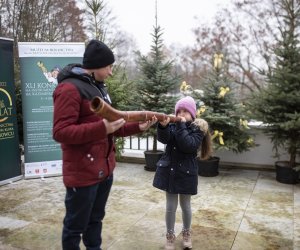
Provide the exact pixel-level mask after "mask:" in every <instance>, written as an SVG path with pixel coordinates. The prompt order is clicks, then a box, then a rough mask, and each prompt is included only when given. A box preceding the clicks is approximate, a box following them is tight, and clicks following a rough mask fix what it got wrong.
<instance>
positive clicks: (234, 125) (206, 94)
mask: <svg viewBox="0 0 300 250" xmlns="http://www.w3.org/2000/svg"><path fill="white" fill-rule="evenodd" d="M223 59H224V56H223V54H221V53H216V54H215V55H214V60H213V67H212V69H211V71H210V72H209V73H208V74H207V76H206V78H205V81H204V87H203V91H201V90H195V89H193V88H192V87H191V86H190V85H189V84H187V83H186V82H183V83H182V85H181V87H180V90H181V92H182V93H184V94H190V95H192V96H193V97H194V99H195V100H196V101H197V107H198V111H197V117H201V118H203V119H205V120H206V121H207V122H208V124H209V126H210V129H211V134H212V139H213V142H214V148H215V149H225V150H230V151H233V152H236V153H241V152H243V151H247V150H249V149H250V148H251V147H253V146H254V145H255V144H254V141H253V139H252V136H251V135H250V133H249V127H248V122H247V119H246V116H245V113H244V112H243V108H244V107H243V105H242V104H241V103H239V102H238V101H237V98H236V97H235V94H234V91H233V87H232V84H231V81H230V78H229V77H228V75H227V74H226V70H225V66H226V65H225V63H224V60H223Z"/></svg>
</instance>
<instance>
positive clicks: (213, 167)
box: [198, 156, 220, 177]
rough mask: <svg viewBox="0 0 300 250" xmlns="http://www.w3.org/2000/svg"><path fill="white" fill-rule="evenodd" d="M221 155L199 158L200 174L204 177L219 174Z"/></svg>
mask: <svg viewBox="0 0 300 250" xmlns="http://www.w3.org/2000/svg"><path fill="white" fill-rule="evenodd" d="M219 161H220V158H219V157H216V156H214V157H211V158H210V159H208V160H198V174H199V175H200V176H204V177H214V176H217V175H218V174H219Z"/></svg>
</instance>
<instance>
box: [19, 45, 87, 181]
mask: <svg viewBox="0 0 300 250" xmlns="http://www.w3.org/2000/svg"><path fill="white" fill-rule="evenodd" d="M18 48H19V57H20V69H21V86H22V108H23V130H24V159H25V164H24V167H25V169H24V171H25V178H32V177H40V176H41V177H46V176H53V175H59V174H61V173H62V162H61V149H60V144H58V143H56V142H55V141H54V140H53V138H52V126H53V100H52V93H53V91H54V89H55V87H56V86H57V74H58V73H59V71H60V70H61V69H62V68H63V67H64V66H66V65H67V64H70V63H81V62H82V57H83V53H84V49H85V45H84V43H29V42H28V43H25V42H20V43H18Z"/></svg>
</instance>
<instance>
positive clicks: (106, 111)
mask: <svg viewBox="0 0 300 250" xmlns="http://www.w3.org/2000/svg"><path fill="white" fill-rule="evenodd" d="M90 108H91V110H92V111H93V112H95V113H96V114H98V115H101V116H102V117H103V118H105V119H107V120H108V121H116V120H118V119H120V118H124V120H125V121H128V122H134V121H135V122H137V121H149V120H151V119H152V117H153V116H156V118H157V120H158V121H164V120H165V119H167V117H169V118H170V122H176V121H180V118H178V117H176V116H174V115H166V114H164V113H158V112H152V111H119V110H117V109H114V108H113V107H112V106H110V105H108V104H107V103H106V102H105V101H103V100H102V99H101V98H100V97H98V96H96V97H94V98H93V99H92V101H91V105H90Z"/></svg>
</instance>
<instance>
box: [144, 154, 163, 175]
mask: <svg viewBox="0 0 300 250" xmlns="http://www.w3.org/2000/svg"><path fill="white" fill-rule="evenodd" d="M163 154H164V151H160V150H159V151H151V150H149V151H144V155H145V161H146V166H145V167H144V169H145V170H147V171H156V163H157V162H158V161H159V159H160V157H162V155H163Z"/></svg>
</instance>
